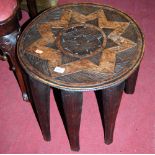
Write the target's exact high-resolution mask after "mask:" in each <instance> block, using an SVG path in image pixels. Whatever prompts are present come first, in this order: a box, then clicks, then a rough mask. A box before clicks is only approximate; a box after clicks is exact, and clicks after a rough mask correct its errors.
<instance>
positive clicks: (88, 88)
mask: <svg viewBox="0 0 155 155" xmlns="http://www.w3.org/2000/svg"><path fill="white" fill-rule="evenodd" d="M76 5H97V6H99V7H107V8H110V9H112V10H116V11H117V12H119V13H120V14H122V15H124V16H125V17H127V19H130V20H131V21H132V22H133V23H134V24H135V25H136V27H137V29H138V30H139V32H140V35H141V39H142V47H141V53H140V56H139V59H138V60H137V61H136V62H135V65H134V66H133V67H132V68H130V69H129V70H128V71H127V72H125V73H124V74H123V75H122V74H121V75H118V76H117V77H116V78H115V79H112V80H111V81H108V82H107V83H106V82H105V83H104V84H96V85H90V86H83V87H82V86H80V87H78V86H68V85H67V83H66V84H65V85H63V84H61V85H59V84H58V83H56V82H54V81H52V82H50V81H49V80H48V79H47V78H46V77H45V76H44V77H43V78H42V77H40V76H38V75H37V73H36V72H35V71H34V70H33V69H32V67H30V66H29V67H27V65H28V64H27V63H26V62H23V60H22V58H21V54H20V52H19V48H20V47H19V46H20V42H21V39H22V37H23V35H24V33H25V31H27V29H28V28H29V26H31V25H33V23H34V22H35V20H37V19H38V18H40V16H42V14H44V13H46V12H48V11H49V10H52V12H54V11H55V10H56V9H57V8H63V7H65V6H76ZM144 47H145V42H144V35H143V33H142V31H141V29H140V27H139V26H138V24H137V22H136V21H135V20H134V19H133V18H132V17H130V16H129V15H128V14H126V13H125V12H123V11H121V10H119V9H116V8H114V7H111V6H109V5H104V4H99V3H67V4H63V5H59V6H56V7H54V8H49V9H47V10H45V11H43V12H42V13H41V14H40V15H38V16H37V17H36V18H34V19H33V20H32V21H31V22H30V23H29V24H28V25H27V26H26V28H25V29H24V31H23V32H22V34H21V35H20V37H19V39H18V42H17V57H18V59H19V62H20V63H21V65H22V67H23V68H24V70H25V71H26V73H28V75H29V76H31V77H33V78H34V79H36V80H39V81H40V82H43V83H44V84H47V85H49V86H52V87H55V88H58V89H63V90H67V91H91V90H100V89H105V88H108V87H112V86H115V85H118V84H120V83H121V82H123V81H125V80H126V79H127V78H128V77H129V76H130V75H131V74H132V73H133V72H134V71H135V70H136V69H137V68H138V67H139V65H140V63H141V61H142V58H143V56H144ZM30 68H31V69H30Z"/></svg>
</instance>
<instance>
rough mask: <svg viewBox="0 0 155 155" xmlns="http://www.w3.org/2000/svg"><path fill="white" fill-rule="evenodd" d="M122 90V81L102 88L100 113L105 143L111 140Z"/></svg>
mask: <svg viewBox="0 0 155 155" xmlns="http://www.w3.org/2000/svg"><path fill="white" fill-rule="evenodd" d="M123 90H124V82H123V83H121V84H119V85H117V86H113V87H110V88H106V89H103V90H102V109H101V110H102V113H101V115H103V116H101V117H102V118H103V127H104V140H105V143H106V144H110V143H112V142H113V132H114V127H115V121H116V117H117V113H118V109H119V105H120V102H121V98H122V93H123Z"/></svg>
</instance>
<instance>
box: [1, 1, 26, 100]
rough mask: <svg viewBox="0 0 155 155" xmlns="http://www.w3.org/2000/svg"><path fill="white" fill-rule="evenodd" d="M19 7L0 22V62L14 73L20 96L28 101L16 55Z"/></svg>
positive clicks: (18, 32)
mask: <svg viewBox="0 0 155 155" xmlns="http://www.w3.org/2000/svg"><path fill="white" fill-rule="evenodd" d="M18 11H19V5H18V4H17V6H16V8H15V9H14V10H13V13H12V15H10V17H8V18H7V19H6V20H4V21H0V55H1V56H0V60H7V61H8V63H9V65H10V69H11V70H12V71H13V72H14V74H15V77H16V79H17V82H18V84H19V87H20V89H21V91H22V96H23V99H24V100H25V101H28V95H27V90H26V86H25V80H24V77H23V74H24V72H23V70H22V68H21V66H20V64H19V61H18V59H17V53H16V43H17V39H18V36H19V34H20V26H19V22H18Z"/></svg>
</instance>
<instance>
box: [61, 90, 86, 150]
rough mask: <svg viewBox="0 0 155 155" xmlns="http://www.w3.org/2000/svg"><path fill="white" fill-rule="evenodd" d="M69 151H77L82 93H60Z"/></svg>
mask: <svg viewBox="0 0 155 155" xmlns="http://www.w3.org/2000/svg"><path fill="white" fill-rule="evenodd" d="M61 95H62V101H63V108H64V113H65V118H66V125H67V134H68V138H69V141H70V146H71V150H73V151H79V149H80V146H79V130H80V121H81V112H82V100H83V95H82V92H69V91H64V90H62V91H61Z"/></svg>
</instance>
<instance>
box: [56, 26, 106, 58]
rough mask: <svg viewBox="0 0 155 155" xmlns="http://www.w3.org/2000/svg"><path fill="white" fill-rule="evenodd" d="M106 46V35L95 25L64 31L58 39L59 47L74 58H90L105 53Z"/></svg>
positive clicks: (73, 27) (70, 28) (75, 27)
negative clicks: (101, 52)
mask: <svg viewBox="0 0 155 155" xmlns="http://www.w3.org/2000/svg"><path fill="white" fill-rule="evenodd" d="M105 45H106V35H105V34H104V32H103V31H102V30H101V29H100V28H98V27H96V26H93V25H90V24H83V25H74V26H72V27H69V28H67V29H64V30H63V31H62V32H61V33H60V35H59V39H58V46H59V47H60V49H61V51H63V52H65V54H69V55H72V56H74V57H78V58H83V57H89V56H92V55H94V54H96V53H97V52H100V51H101V50H102V51H103V48H104V47H105Z"/></svg>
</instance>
